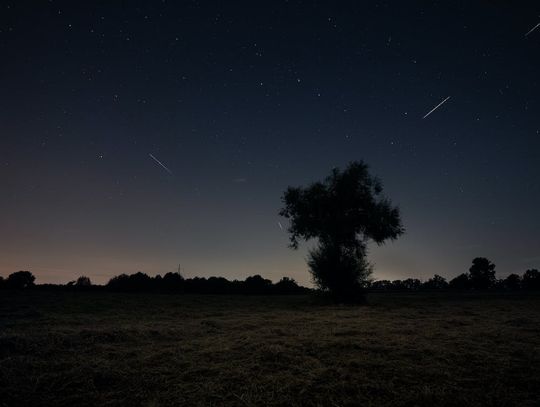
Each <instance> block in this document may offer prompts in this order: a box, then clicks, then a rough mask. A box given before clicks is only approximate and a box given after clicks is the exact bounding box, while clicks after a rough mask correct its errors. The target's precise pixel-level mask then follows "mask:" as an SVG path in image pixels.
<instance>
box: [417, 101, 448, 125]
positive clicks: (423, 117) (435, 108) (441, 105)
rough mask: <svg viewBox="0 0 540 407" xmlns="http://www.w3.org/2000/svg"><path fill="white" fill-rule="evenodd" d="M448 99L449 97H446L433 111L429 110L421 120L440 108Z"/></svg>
mask: <svg viewBox="0 0 540 407" xmlns="http://www.w3.org/2000/svg"><path fill="white" fill-rule="evenodd" d="M448 99H450V96H448V97H447V98H446V99H444V100H443V101H442V102H441V103H439V104H438V105H437V106H435V107H434V108H433V109H431V110H430V111H429V112H428V113H427V114H426V115H425V116H424V117H422V119H425V118H426V117H428V116H429V115H430V114H431V113H433V112H434V111H435V110H437V109H438V108H439V107H441V106H442V104H443V103H444V102H446V101H447V100H448Z"/></svg>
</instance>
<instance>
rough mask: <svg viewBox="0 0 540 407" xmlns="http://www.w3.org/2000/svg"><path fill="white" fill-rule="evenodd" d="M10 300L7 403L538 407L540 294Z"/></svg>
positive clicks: (1, 331) (2, 335) (91, 295)
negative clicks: (359, 299)
mask: <svg viewBox="0 0 540 407" xmlns="http://www.w3.org/2000/svg"><path fill="white" fill-rule="evenodd" d="M368 300H369V303H368V305H365V306H354V307H353V306H336V305H328V304H324V303H321V302H320V300H317V299H315V298H313V297H309V296H289V297H287V296H276V297H261V296H202V295H201V296H191V295H166V294H145V295H137V294H118V293H107V292H82V293H73V292H72V293H68V292H63V293H62V292H44V291H41V292H38V291H34V292H31V291H27V292H21V293H13V292H6V291H4V292H1V291H0V406H2V407H6V406H7V407H14V406H17V407H19V406H53V405H54V406H90V405H93V406H117V405H126V406H148V407H150V406H155V407H158V406H176V405H179V406H296V405H302V406H370V405H373V406H460V407H464V406H470V405H489V406H534V405H536V406H538V405H539V404H538V403H539V400H540V363H539V362H540V295H539V294H523V293H508V294H481V295H472V294H451V293H432V294H425V293H417V294H414V293H413V294H396V293H393V294H392V293H387V294H373V295H370V296H369V298H368Z"/></svg>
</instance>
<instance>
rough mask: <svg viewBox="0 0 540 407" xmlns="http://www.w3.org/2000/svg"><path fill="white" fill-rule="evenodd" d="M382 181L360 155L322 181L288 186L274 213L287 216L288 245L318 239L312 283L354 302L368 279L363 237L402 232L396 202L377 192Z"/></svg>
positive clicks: (393, 235) (379, 241)
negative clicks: (303, 185)
mask: <svg viewBox="0 0 540 407" xmlns="http://www.w3.org/2000/svg"><path fill="white" fill-rule="evenodd" d="M382 191H383V188H382V184H381V182H380V181H379V179H377V178H376V177H373V176H372V175H371V174H370V173H369V171H368V166H367V165H366V164H365V163H364V162H362V161H359V162H357V161H355V162H351V163H350V164H349V165H348V166H347V168H345V170H344V171H340V170H339V169H337V168H335V169H333V170H332V173H331V174H330V176H328V177H327V178H326V179H325V180H324V181H323V182H315V183H313V184H311V185H309V186H308V187H305V188H303V187H296V188H295V187H289V188H287V190H286V191H285V193H284V194H283V197H282V201H283V204H284V207H283V208H282V209H281V210H280V212H279V214H280V215H281V216H283V217H285V218H287V219H289V220H290V226H289V228H288V232H289V233H290V242H291V243H290V247H291V248H293V249H297V248H298V245H299V240H300V239H303V240H305V241H308V240H310V239H317V240H318V244H317V246H316V247H315V248H314V249H312V250H311V251H310V252H309V258H308V266H309V269H310V272H311V274H312V276H313V281H314V283H315V284H316V285H317V286H318V287H319V288H321V289H322V290H325V291H329V292H330V293H332V294H333V296H334V297H335V299H336V300H340V301H347V302H355V301H359V300H361V299H362V295H361V291H362V289H363V288H364V287H365V286H366V285H367V283H368V282H369V278H370V275H371V272H372V266H371V265H370V263H369V262H368V261H367V259H366V249H367V243H368V242H369V241H370V240H372V241H374V242H375V243H377V244H378V245H382V244H383V243H384V242H385V241H386V240H387V239H391V240H394V239H397V237H398V236H400V235H401V234H402V233H403V232H404V228H403V226H402V224H401V218H400V212H399V208H398V207H395V206H393V205H392V203H391V202H390V200H388V199H387V198H386V197H385V196H384V195H383V194H382Z"/></svg>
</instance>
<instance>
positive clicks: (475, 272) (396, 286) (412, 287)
mask: <svg viewBox="0 0 540 407" xmlns="http://www.w3.org/2000/svg"><path fill="white" fill-rule="evenodd" d="M367 289H368V290H371V291H419V290H462V291H464V290H491V289H493V290H495V289H498V290H521V289H523V290H540V271H538V270H536V269H530V270H527V271H525V273H523V275H522V276H520V275H518V274H510V275H508V276H507V277H506V278H504V279H497V278H496V276H495V264H493V263H492V262H491V261H489V260H488V259H486V258H484V257H477V258H475V259H474V260H473V262H472V266H471V267H470V268H469V272H468V273H462V274H460V275H458V276H457V277H455V278H453V279H451V280H449V281H447V280H446V279H445V278H444V277H442V276H440V275H438V274H435V275H434V276H433V277H431V278H430V279H428V280H426V281H421V280H419V279H417V278H407V279H405V280H392V281H391V280H377V281H372V282H370V283H368V284H367Z"/></svg>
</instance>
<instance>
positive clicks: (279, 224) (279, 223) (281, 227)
mask: <svg viewBox="0 0 540 407" xmlns="http://www.w3.org/2000/svg"><path fill="white" fill-rule="evenodd" d="M277 224H278V226H279V228H280V229H281V230H283V226H281V222H278V223H277Z"/></svg>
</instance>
